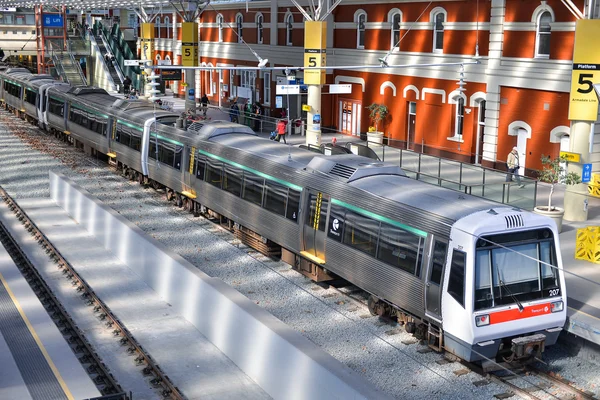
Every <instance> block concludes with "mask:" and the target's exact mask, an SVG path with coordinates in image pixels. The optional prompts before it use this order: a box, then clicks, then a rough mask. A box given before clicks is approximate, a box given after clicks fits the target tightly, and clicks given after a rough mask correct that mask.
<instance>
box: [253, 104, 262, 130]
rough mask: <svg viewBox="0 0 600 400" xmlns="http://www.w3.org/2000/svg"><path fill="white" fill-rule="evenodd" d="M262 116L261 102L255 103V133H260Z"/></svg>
mask: <svg viewBox="0 0 600 400" xmlns="http://www.w3.org/2000/svg"><path fill="white" fill-rule="evenodd" d="M261 114H262V106H261V105H260V102H258V101H257V102H256V103H254V118H255V119H254V131H256V132H258V131H260V115H261Z"/></svg>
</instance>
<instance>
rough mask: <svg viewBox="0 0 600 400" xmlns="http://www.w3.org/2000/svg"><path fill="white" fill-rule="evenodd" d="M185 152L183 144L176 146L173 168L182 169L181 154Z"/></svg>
mask: <svg viewBox="0 0 600 400" xmlns="http://www.w3.org/2000/svg"><path fill="white" fill-rule="evenodd" d="M182 153H183V147H182V146H176V147H175V159H174V160H173V168H175V169H177V170H179V171H181V154H182Z"/></svg>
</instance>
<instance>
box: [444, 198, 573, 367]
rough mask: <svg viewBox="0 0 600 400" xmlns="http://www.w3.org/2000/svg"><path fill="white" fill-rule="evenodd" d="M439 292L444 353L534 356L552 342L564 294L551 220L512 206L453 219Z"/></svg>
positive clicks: (477, 357) (561, 320) (470, 357)
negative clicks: (442, 282)
mask: <svg viewBox="0 0 600 400" xmlns="http://www.w3.org/2000/svg"><path fill="white" fill-rule="evenodd" d="M451 238H452V239H451V243H452V247H453V249H452V252H450V255H449V269H448V270H447V274H446V285H445V288H446V290H445V291H444V293H443V296H444V297H443V301H442V313H443V320H444V339H445V346H444V347H445V348H446V349H447V350H448V351H450V352H452V353H455V354H456V355H458V356H459V357H461V358H463V359H465V360H467V361H482V362H483V364H484V366H485V365H486V364H487V363H488V362H489V361H495V360H498V361H516V360H520V361H524V360H531V359H533V358H539V357H540V356H541V353H542V352H543V351H544V348H545V346H549V345H553V344H554V343H556V340H557V339H558V335H559V333H560V332H561V330H562V328H563V326H564V324H565V320H566V302H567V295H566V290H565V280H564V275H563V269H562V260H561V256H560V246H559V242H558V232H557V230H556V225H555V224H554V222H553V221H552V220H551V219H549V218H546V217H543V216H539V215H537V214H533V213H530V212H526V211H520V210H517V209H514V208H506V207H498V208H491V209H489V210H487V211H479V212H476V213H474V214H471V215H469V216H467V217H464V218H462V219H460V220H458V221H457V222H456V223H455V225H454V226H453V228H452V231H451Z"/></svg>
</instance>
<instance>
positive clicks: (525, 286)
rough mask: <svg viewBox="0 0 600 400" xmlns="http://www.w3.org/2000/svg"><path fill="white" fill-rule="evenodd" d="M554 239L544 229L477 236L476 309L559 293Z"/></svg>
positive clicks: (550, 233) (549, 232) (543, 297)
mask: <svg viewBox="0 0 600 400" xmlns="http://www.w3.org/2000/svg"><path fill="white" fill-rule="evenodd" d="M554 243H555V242H554V238H553V236H552V232H551V231H550V230H547V229H543V230H537V231H528V232H518V233H511V234H510V235H493V236H487V237H482V238H480V239H479V240H477V249H476V254H475V307H474V308H475V311H477V310H481V309H485V308H490V307H496V306H501V305H505V304H515V303H517V304H519V303H520V302H523V301H531V300H539V299H545V298H550V297H555V296H560V295H561V288H560V279H559V274H558V268H557V260H556V249H555V247H554Z"/></svg>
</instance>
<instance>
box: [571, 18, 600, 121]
mask: <svg viewBox="0 0 600 400" xmlns="http://www.w3.org/2000/svg"><path fill="white" fill-rule="evenodd" d="M598 37H600V20H597V19H580V20H578V21H577V25H575V49H574V50H573V73H572V75H571V94H570V101H569V119H570V120H571V121H596V119H597V118H598V98H597V97H596V93H595V92H594V84H595V83H600V52H598V50H597V41H598Z"/></svg>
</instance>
